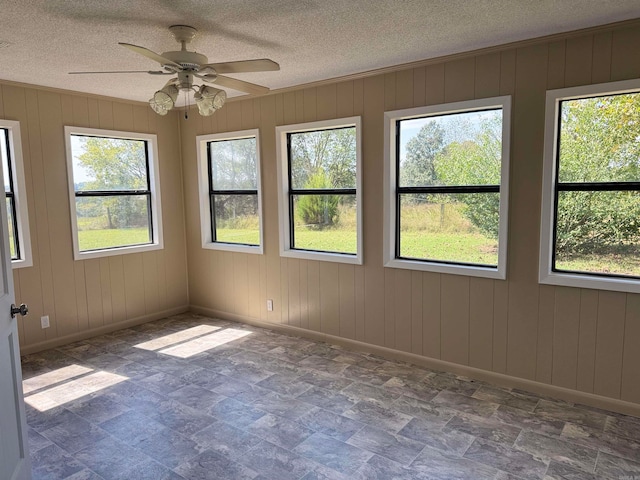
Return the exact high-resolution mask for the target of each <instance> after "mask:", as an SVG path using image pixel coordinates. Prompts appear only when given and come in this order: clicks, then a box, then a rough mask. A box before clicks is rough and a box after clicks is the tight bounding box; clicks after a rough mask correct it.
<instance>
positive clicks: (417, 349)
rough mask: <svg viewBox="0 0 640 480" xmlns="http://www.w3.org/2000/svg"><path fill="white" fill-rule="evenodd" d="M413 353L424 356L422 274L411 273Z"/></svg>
mask: <svg viewBox="0 0 640 480" xmlns="http://www.w3.org/2000/svg"><path fill="white" fill-rule="evenodd" d="M411 353H415V354H416V355H422V272H415V271H414V272H411Z"/></svg>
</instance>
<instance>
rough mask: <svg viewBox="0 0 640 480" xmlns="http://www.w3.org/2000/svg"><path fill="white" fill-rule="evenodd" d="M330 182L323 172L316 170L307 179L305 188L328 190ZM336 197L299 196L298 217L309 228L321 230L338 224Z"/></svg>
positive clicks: (338, 198)
mask: <svg viewBox="0 0 640 480" xmlns="http://www.w3.org/2000/svg"><path fill="white" fill-rule="evenodd" d="M329 187H330V181H329V178H328V176H327V174H326V173H325V172H324V170H321V169H319V170H317V171H316V173H315V174H313V175H311V177H310V178H309V180H308V182H307V185H306V188H308V189H321V188H329ZM339 203H340V197H339V196H338V195H301V196H300V198H299V200H298V207H297V209H298V215H299V216H300V218H301V219H302V221H303V222H304V223H305V224H306V225H309V226H314V227H316V228H322V227H325V226H330V225H334V224H336V223H338V220H339V218H340V215H339V210H338V205H339Z"/></svg>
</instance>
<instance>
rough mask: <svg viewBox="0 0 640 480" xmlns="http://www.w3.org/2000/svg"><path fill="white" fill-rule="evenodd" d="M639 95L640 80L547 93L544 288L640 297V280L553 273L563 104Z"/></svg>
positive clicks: (540, 277) (542, 232)
mask: <svg viewBox="0 0 640 480" xmlns="http://www.w3.org/2000/svg"><path fill="white" fill-rule="evenodd" d="M636 92H637V93H640V80H638V79H634V80H624V81H620V82H608V83H599V84H594V85H585V86H580V87H569V88H560V89H556V90H547V95H546V105H545V131H544V160H543V176H542V210H541V215H540V260H539V267H538V281H539V283H541V284H545V285H559V286H567V287H578V288H595V289H600V290H612V291H618V292H629V293H640V279H632V278H629V279H627V278H624V277H619V276H618V277H615V276H605V275H601V274H598V273H595V272H594V273H587V272H585V273H579V272H560V271H553V256H554V243H555V242H554V234H555V192H556V190H557V184H558V181H557V175H556V171H557V167H558V162H557V158H556V156H557V152H558V133H559V132H558V128H559V126H560V123H559V113H560V110H559V108H560V104H561V102H562V101H564V100H574V99H580V98H591V97H600V96H609V95H616V94H624V93H636Z"/></svg>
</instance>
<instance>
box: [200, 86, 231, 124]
mask: <svg viewBox="0 0 640 480" xmlns="http://www.w3.org/2000/svg"><path fill="white" fill-rule="evenodd" d="M194 99H195V101H196V105H197V106H198V112H199V113H200V115H202V116H203V117H208V116H210V115H213V114H214V113H216V110H219V109H221V108H222V106H223V105H224V102H225V101H226V100H227V92H225V91H224V90H219V89H217V88H214V87H208V86H206V85H202V86H200V89H199V90H198V91H197V92H196V94H195V95H194Z"/></svg>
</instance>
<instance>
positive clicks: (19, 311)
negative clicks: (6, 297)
mask: <svg viewBox="0 0 640 480" xmlns="http://www.w3.org/2000/svg"><path fill="white" fill-rule="evenodd" d="M28 313H29V307H27V306H26V305H25V304H24V303H23V304H21V305H20V306H19V307H16V306H15V305H14V304H13V303H12V304H11V318H14V317H15V316H16V315H17V314H20V315H22V316H23V317H24V316H25V315H27V314H28Z"/></svg>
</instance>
